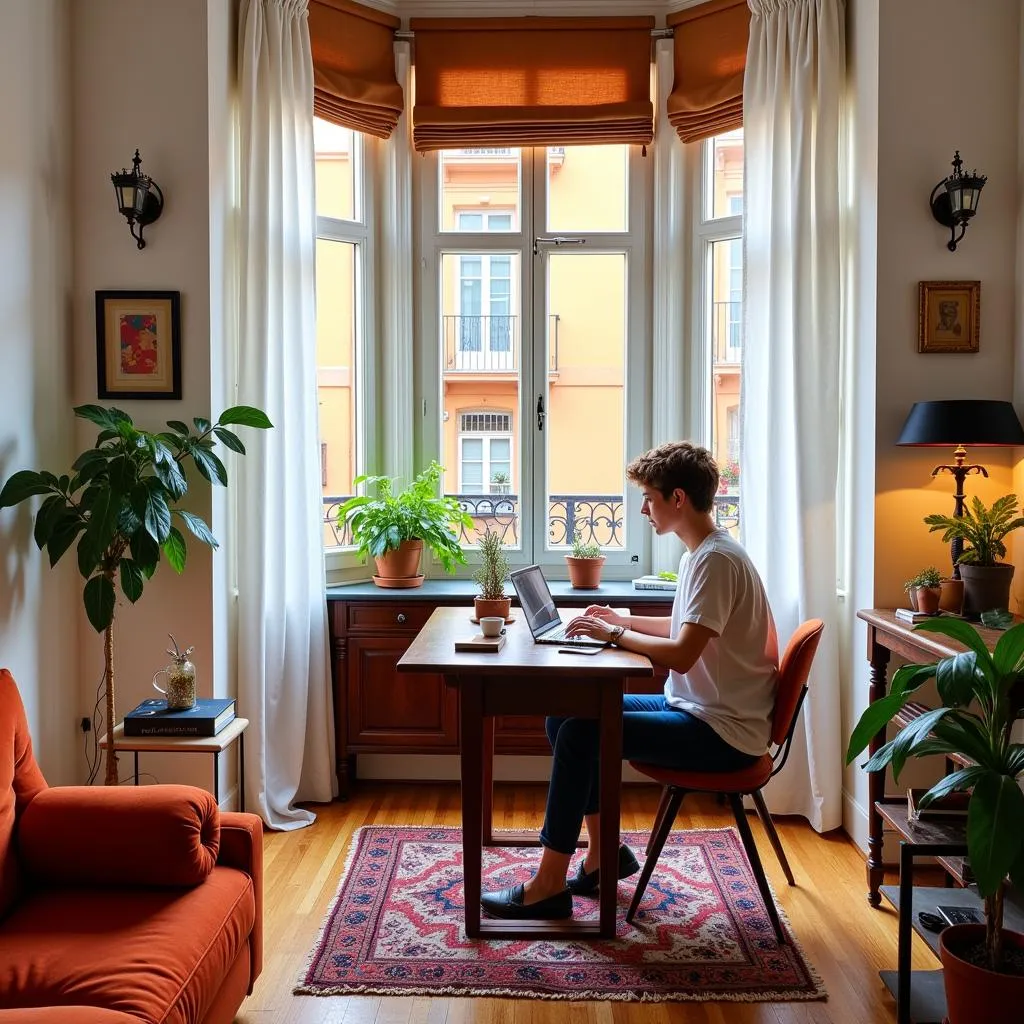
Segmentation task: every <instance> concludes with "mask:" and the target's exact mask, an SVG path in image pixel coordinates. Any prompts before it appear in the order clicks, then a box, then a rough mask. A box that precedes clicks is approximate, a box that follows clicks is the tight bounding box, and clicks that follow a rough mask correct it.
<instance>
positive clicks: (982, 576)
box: [924, 494, 1024, 618]
mask: <svg viewBox="0 0 1024 1024" xmlns="http://www.w3.org/2000/svg"><path fill="white" fill-rule="evenodd" d="M924 521H925V522H926V523H927V524H928V527H929V532H930V533H934V532H935V531H936V530H942V539H943V540H944V541H946V543H949V542H950V541H954V540H958V541H962V542H963V543H964V544H966V545H967V547H965V548H964V550H963V552H962V553H961V554H960V556H959V558H958V559H957V565H958V566H959V569H960V576H961V578H962V579H963V581H964V614H965V615H970V616H972V617H974V618H977V616H978V615H980V614H981V613H982V612H984V611H989V610H991V609H994V608H1006V607H1007V606H1008V605H1009V603H1010V584H1011V582H1012V581H1013V566H1012V565H1010V564H1009V563H1006V562H1002V561H1000V559H1002V558H1003V557H1004V556H1005V555H1006V544H1005V543H1004V540H1005V538H1006V537H1007V535H1008V534H1010V533H1012V532H1013V531H1014V530H1017V529H1019V528H1020V527H1021V526H1024V517H1021V516H1020V514H1019V510H1018V507H1017V495H1016V494H1006V495H1003V497H1001V498H998V499H997V500H996V501H994V502H993V503H992V507H991V508H985V505H984V504H983V503H982V501H981V500H980V499H979V498H978V497H977V496H975V497H974V498H972V499H971V505H970V508H965V509H964V513H963V515H961V516H947V515H940V514H939V513H934V514H932V515H930V516H925V519H924Z"/></svg>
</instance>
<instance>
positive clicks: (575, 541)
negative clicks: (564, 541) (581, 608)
mask: <svg viewBox="0 0 1024 1024" xmlns="http://www.w3.org/2000/svg"><path fill="white" fill-rule="evenodd" d="M565 564H566V565H567V566H568V567H569V582H570V583H571V584H572V587H573V589H574V590H596V589H597V588H598V587H599V586H600V585H601V566H603V565H604V555H602V554H601V548H600V546H599V545H597V544H595V543H594V542H593V541H587V542H584V540H583V534H582V533H580V531H579V530H577V531H576V532H575V533H574V534H573V537H572V554H571V555H566V556H565Z"/></svg>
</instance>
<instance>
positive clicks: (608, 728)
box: [598, 680, 624, 939]
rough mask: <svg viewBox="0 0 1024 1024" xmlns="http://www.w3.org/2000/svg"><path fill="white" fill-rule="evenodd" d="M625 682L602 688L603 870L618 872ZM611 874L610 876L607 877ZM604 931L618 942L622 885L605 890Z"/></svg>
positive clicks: (604, 887) (602, 900)
mask: <svg viewBox="0 0 1024 1024" xmlns="http://www.w3.org/2000/svg"><path fill="white" fill-rule="evenodd" d="M623 684H624V680H614V681H611V682H607V683H603V684H602V687H601V755H600V769H599V770H600V773H601V805H600V807H601V836H600V849H601V854H600V856H601V866H602V870H606V869H607V867H608V866H611V867H612V870H614V865H616V864H618V862H619V814H620V796H621V791H622V692H623V688H624V686H623ZM610 873H611V872H607V870H606V877H607V875H608V874H610ZM600 892H601V896H600V904H599V905H600V914H601V916H600V930H599V932H598V934H599V935H600V936H601V938H603V939H614V938H615V917H616V911H617V909H618V883H617V882H616V884H615V885H604V884H602V886H601V890H600Z"/></svg>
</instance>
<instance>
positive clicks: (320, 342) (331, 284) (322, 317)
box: [316, 238, 359, 547]
mask: <svg viewBox="0 0 1024 1024" xmlns="http://www.w3.org/2000/svg"><path fill="white" fill-rule="evenodd" d="M358 259H359V246H358V245H356V244H354V243H352V242H335V241H330V240H328V239H324V238H318V239H317V242H316V278H317V289H316V354H317V398H318V401H319V404H320V460H321V471H322V477H323V496H324V513H325V516H324V545H325V546H326V547H334V546H336V545H338V544H339V543H344V542H345V541H346V540H347V538H344V537H342V536H340V535H339V533H338V531H337V528H336V527H335V526H334V518H335V515H336V513H337V507H338V504H339V503H340V502H341V501H342V500H344V499H345V498H346V497H349V496H350V495H352V494H354V493H355V492H354V489H353V487H352V478H353V477H354V476H356V474H357V473H358V469H357V467H356V414H357V403H358V398H357V395H356V391H355V359H356V330H357V326H356V325H357V315H356V264H357V260H358Z"/></svg>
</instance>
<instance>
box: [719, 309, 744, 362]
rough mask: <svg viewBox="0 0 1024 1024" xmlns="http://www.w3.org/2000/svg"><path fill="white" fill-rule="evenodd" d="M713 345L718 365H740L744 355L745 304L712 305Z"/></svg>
mask: <svg viewBox="0 0 1024 1024" xmlns="http://www.w3.org/2000/svg"><path fill="white" fill-rule="evenodd" d="M712 307H713V309H712V320H711V344H712V351H713V353H714V360H715V362H716V363H738V362H739V361H740V359H741V358H742V355H743V303H742V302H714V303H712Z"/></svg>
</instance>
